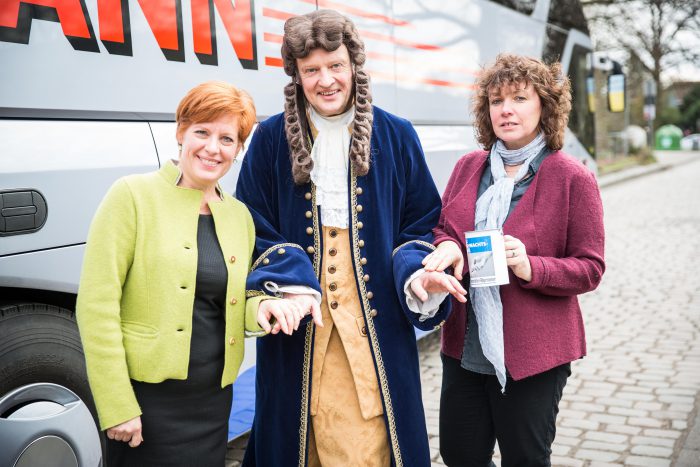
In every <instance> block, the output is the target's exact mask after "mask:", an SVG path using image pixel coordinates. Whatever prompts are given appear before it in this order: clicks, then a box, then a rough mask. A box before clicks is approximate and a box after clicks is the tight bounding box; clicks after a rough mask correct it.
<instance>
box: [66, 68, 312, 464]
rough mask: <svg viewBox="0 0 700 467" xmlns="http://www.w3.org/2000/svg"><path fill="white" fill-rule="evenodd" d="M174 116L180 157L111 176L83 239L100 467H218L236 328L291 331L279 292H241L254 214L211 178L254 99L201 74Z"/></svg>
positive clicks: (247, 124)
mask: <svg viewBox="0 0 700 467" xmlns="http://www.w3.org/2000/svg"><path fill="white" fill-rule="evenodd" d="M176 121H177V133H176V137H177V140H178V143H179V147H180V154H179V161H169V162H167V163H166V164H165V165H164V166H163V167H162V168H161V169H160V170H159V171H157V172H152V173H148V174H140V175H132V176H128V177H125V178H122V179H120V180H118V181H117V182H116V183H115V184H114V185H113V186H112V188H111V189H110V190H109V192H108V193H107V195H106V196H105V198H104V200H103V201H102V203H101V205H100V207H99V209H98V211H97V213H96V215H95V218H94V219H93V222H92V225H91V227H90V233H89V235H88V241H87V245H86V249H85V259H84V264H83V270H82V277H81V281H80V290H79V293H78V303H77V318H78V325H79V327H80V334H81V338H82V341H83V347H84V350H85V359H86V363H87V370H88V378H89V381H90V388H91V390H92V393H93V397H94V400H95V405H96V407H97V412H98V416H99V419H100V426H101V428H102V429H103V430H106V434H107V438H108V440H107V454H106V457H107V459H106V460H107V465H109V466H110V467H112V466H115V465H125V466H126V465H128V466H136V465H149V466H151V465H183V466H185V465H203V466H206V465H218V466H221V465H224V459H225V455H226V440H227V434H228V417H229V412H230V410H231V401H232V389H231V384H232V383H233V381H234V380H235V379H236V375H237V373H238V369H239V367H240V365H241V361H242V359H243V350H244V344H243V338H244V335H258V334H260V335H262V334H265V333H266V332H273V333H277V332H279V331H280V330H281V331H282V332H285V333H287V334H291V333H292V332H293V331H294V330H295V329H296V328H297V327H298V325H299V320H300V318H301V310H300V309H299V308H298V307H297V306H296V305H295V304H294V303H292V302H290V301H287V300H265V299H266V298H269V297H264V296H253V297H250V298H247V297H246V290H245V282H246V275H247V273H248V271H249V269H250V266H251V255H252V252H253V247H254V242H255V231H254V227H253V221H252V218H251V216H250V213H249V212H248V210H247V208H246V207H245V206H244V205H243V204H242V203H240V202H239V201H237V200H235V199H234V198H232V197H231V196H230V195H229V194H227V193H224V192H223V190H222V189H221V188H220V186H219V185H218V182H219V180H220V179H221V177H223V176H224V175H225V174H226V172H228V170H229V168H230V167H231V165H232V164H233V161H234V160H235V158H236V156H237V155H238V153H239V152H240V150H241V148H242V146H243V142H244V141H245V140H246V138H247V137H248V135H249V134H250V131H251V129H252V127H253V125H254V123H255V107H254V105H253V101H252V99H251V98H250V96H249V95H248V94H247V93H245V92H244V91H242V90H239V89H237V88H236V87H234V86H232V85H230V84H227V83H224V82H207V83H203V84H201V85H199V86H197V87H195V88H194V89H192V90H191V91H190V92H189V93H188V94H187V95H186V96H185V97H184V98H183V99H182V101H181V102H180V105H179V106H178V109H177V112H176ZM272 317H274V318H275V319H276V323H275V324H274V325H273V326H271V325H270V320H271V318H272Z"/></svg>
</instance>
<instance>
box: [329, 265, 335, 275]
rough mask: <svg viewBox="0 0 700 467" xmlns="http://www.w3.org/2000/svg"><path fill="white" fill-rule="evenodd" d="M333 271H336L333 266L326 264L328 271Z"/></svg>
mask: <svg viewBox="0 0 700 467" xmlns="http://www.w3.org/2000/svg"><path fill="white" fill-rule="evenodd" d="M335 271H336V269H335V266H333V265H332V264H331V265H330V266H328V272H330V273H331V274H335Z"/></svg>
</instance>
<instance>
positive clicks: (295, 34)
mask: <svg viewBox="0 0 700 467" xmlns="http://www.w3.org/2000/svg"><path fill="white" fill-rule="evenodd" d="M341 45H345V47H347V49H348V53H349V55H350V61H351V63H352V64H353V66H354V69H355V72H354V78H355V83H354V99H355V120H354V121H353V129H352V143H351V145H350V160H351V161H352V164H353V168H354V169H355V173H356V174H358V175H367V173H368V172H369V164H370V141H371V139H372V121H373V116H374V114H373V113H372V95H371V93H370V90H369V75H368V74H367V73H366V72H365V71H364V70H363V69H362V67H363V65H364V64H365V60H366V56H365V45H364V43H363V42H362V39H360V35H359V34H358V32H357V29H355V25H354V24H353V22H352V21H350V19H348V18H346V17H345V16H343V15H341V14H340V13H338V12H336V11H333V10H318V11H314V12H311V13H308V14H305V15H301V16H295V17H293V18H290V19H288V20H287V21H286V22H285V23H284V38H283V40H282V61H283V64H284V72H285V73H286V74H287V75H289V76H291V77H292V81H291V82H290V83H289V84H287V85H286V86H285V88H284V100H285V102H284V129H285V133H286V136H287V143H288V144H289V157H290V159H291V162H292V175H293V176H294V182H295V183H296V184H298V185H302V184H304V183H308V182H309V180H310V179H311V169H312V168H313V161H312V160H311V148H310V147H309V145H308V139H307V136H306V131H305V128H306V102H305V99H304V91H303V89H302V87H301V84H300V83H301V78H300V77H299V76H298V70H297V59H298V58H304V57H306V56H308V55H309V53H311V51H312V50H314V49H318V48H322V49H324V50H326V51H328V52H333V51H334V50H337V49H338V47H340V46H341Z"/></svg>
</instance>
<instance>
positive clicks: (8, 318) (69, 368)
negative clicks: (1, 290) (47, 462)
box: [0, 303, 104, 465]
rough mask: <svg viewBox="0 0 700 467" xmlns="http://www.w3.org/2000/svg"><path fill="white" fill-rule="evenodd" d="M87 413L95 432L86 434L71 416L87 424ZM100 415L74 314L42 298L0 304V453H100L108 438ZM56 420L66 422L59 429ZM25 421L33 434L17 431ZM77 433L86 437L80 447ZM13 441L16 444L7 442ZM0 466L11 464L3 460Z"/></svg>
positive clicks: (11, 462)
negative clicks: (103, 435) (104, 436)
mask: <svg viewBox="0 0 700 467" xmlns="http://www.w3.org/2000/svg"><path fill="white" fill-rule="evenodd" d="M37 383H38V384H37ZM71 394H72V396H71ZM86 414H89V415H90V417H88V419H89V423H88V425H89V429H88V431H89V432H90V433H94V434H95V435H97V436H95V437H93V436H91V435H90V436H87V437H86V436H85V432H84V427H80V428H78V427H76V428H75V429H73V428H72V427H71V426H70V425H71V420H73V422H75V424H76V425H77V424H78V420H82V422H80V423H82V424H85V415H86ZM29 419H31V420H32V422H31V423H28V420H29ZM52 420H53V421H52ZM96 420H97V417H96V412H95V408H94V403H93V400H92V395H91V393H90V388H89V386H88V382H87V374H86V371H85V359H84V356H83V349H82V346H81V343H80V335H79V334H78V327H77V325H76V322H75V316H74V313H73V312H72V311H70V310H67V309H65V308H60V307H57V306H53V305H46V304H43V303H15V304H3V305H0V453H5V454H0V457H2V456H3V455H7V456H9V455H10V451H12V452H14V453H15V454H19V453H21V452H22V451H24V452H25V454H26V455H29V454H31V453H32V452H43V451H46V450H47V449H48V450H49V451H52V452H55V453H56V454H57V455H58V453H60V452H65V453H68V451H69V450H72V451H74V454H75V455H76V456H77V457H80V456H81V455H80V452H92V453H94V452H95V449H97V452H99V453H100V455H101V452H102V451H103V446H104V442H103V440H101V437H100V435H99V430H98V426H99V425H97V423H96ZM20 421H21V422H20ZM58 421H60V422H61V423H60V424H61V425H65V424H66V423H68V426H63V428H61V429H60V430H59V432H55V431H54V430H53V429H52V428H51V427H52V426H53V425H54V424H55V423H56V422H58ZM27 426H30V427H31V430H30V431H33V432H34V434H32V433H28V432H26V433H25V432H24V431H23V430H24V428H22V429H21V430H19V431H18V427H27ZM71 431H73V433H71ZM47 433H48V434H49V435H47ZM10 434H12V436H9V435H10ZM76 436H80V437H82V438H85V439H84V441H81V442H82V443H83V445H82V446H72V445H71V443H72V441H71V440H72V439H74V438H76ZM11 442H12V443H14V444H15V445H14V446H8V445H5V443H8V444H9V443H11ZM37 443H39V444H37ZM66 443H67V446H64V444H66ZM86 443H90V444H92V445H91V446H86V445H85V444H86ZM95 444H96V446H95ZM32 446H34V448H33V449H30V448H31V447H32ZM50 446H54V449H51V448H50ZM20 448H21V450H20V451H19V453H17V449H20ZM67 448H71V449H68V450H66V449H67ZM66 455H67V454H66ZM69 457H70V456H69ZM6 460H7V461H10V459H6ZM18 460H19V458H17V457H16V458H15V459H14V461H18ZM28 460H29V459H28ZM0 465H7V464H4V463H3V459H0ZM9 465H14V462H13V461H10V463H9ZM17 465H21V463H19V462H18V463H17ZM35 465H37V464H35ZM81 465H82V464H81ZM92 465H95V464H92Z"/></svg>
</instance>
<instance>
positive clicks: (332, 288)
mask: <svg viewBox="0 0 700 467" xmlns="http://www.w3.org/2000/svg"><path fill="white" fill-rule="evenodd" d="M328 288H329V289H330V291H331V292H335V291H336V290H338V284H336V283H335V282H331V283H330V284H328Z"/></svg>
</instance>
